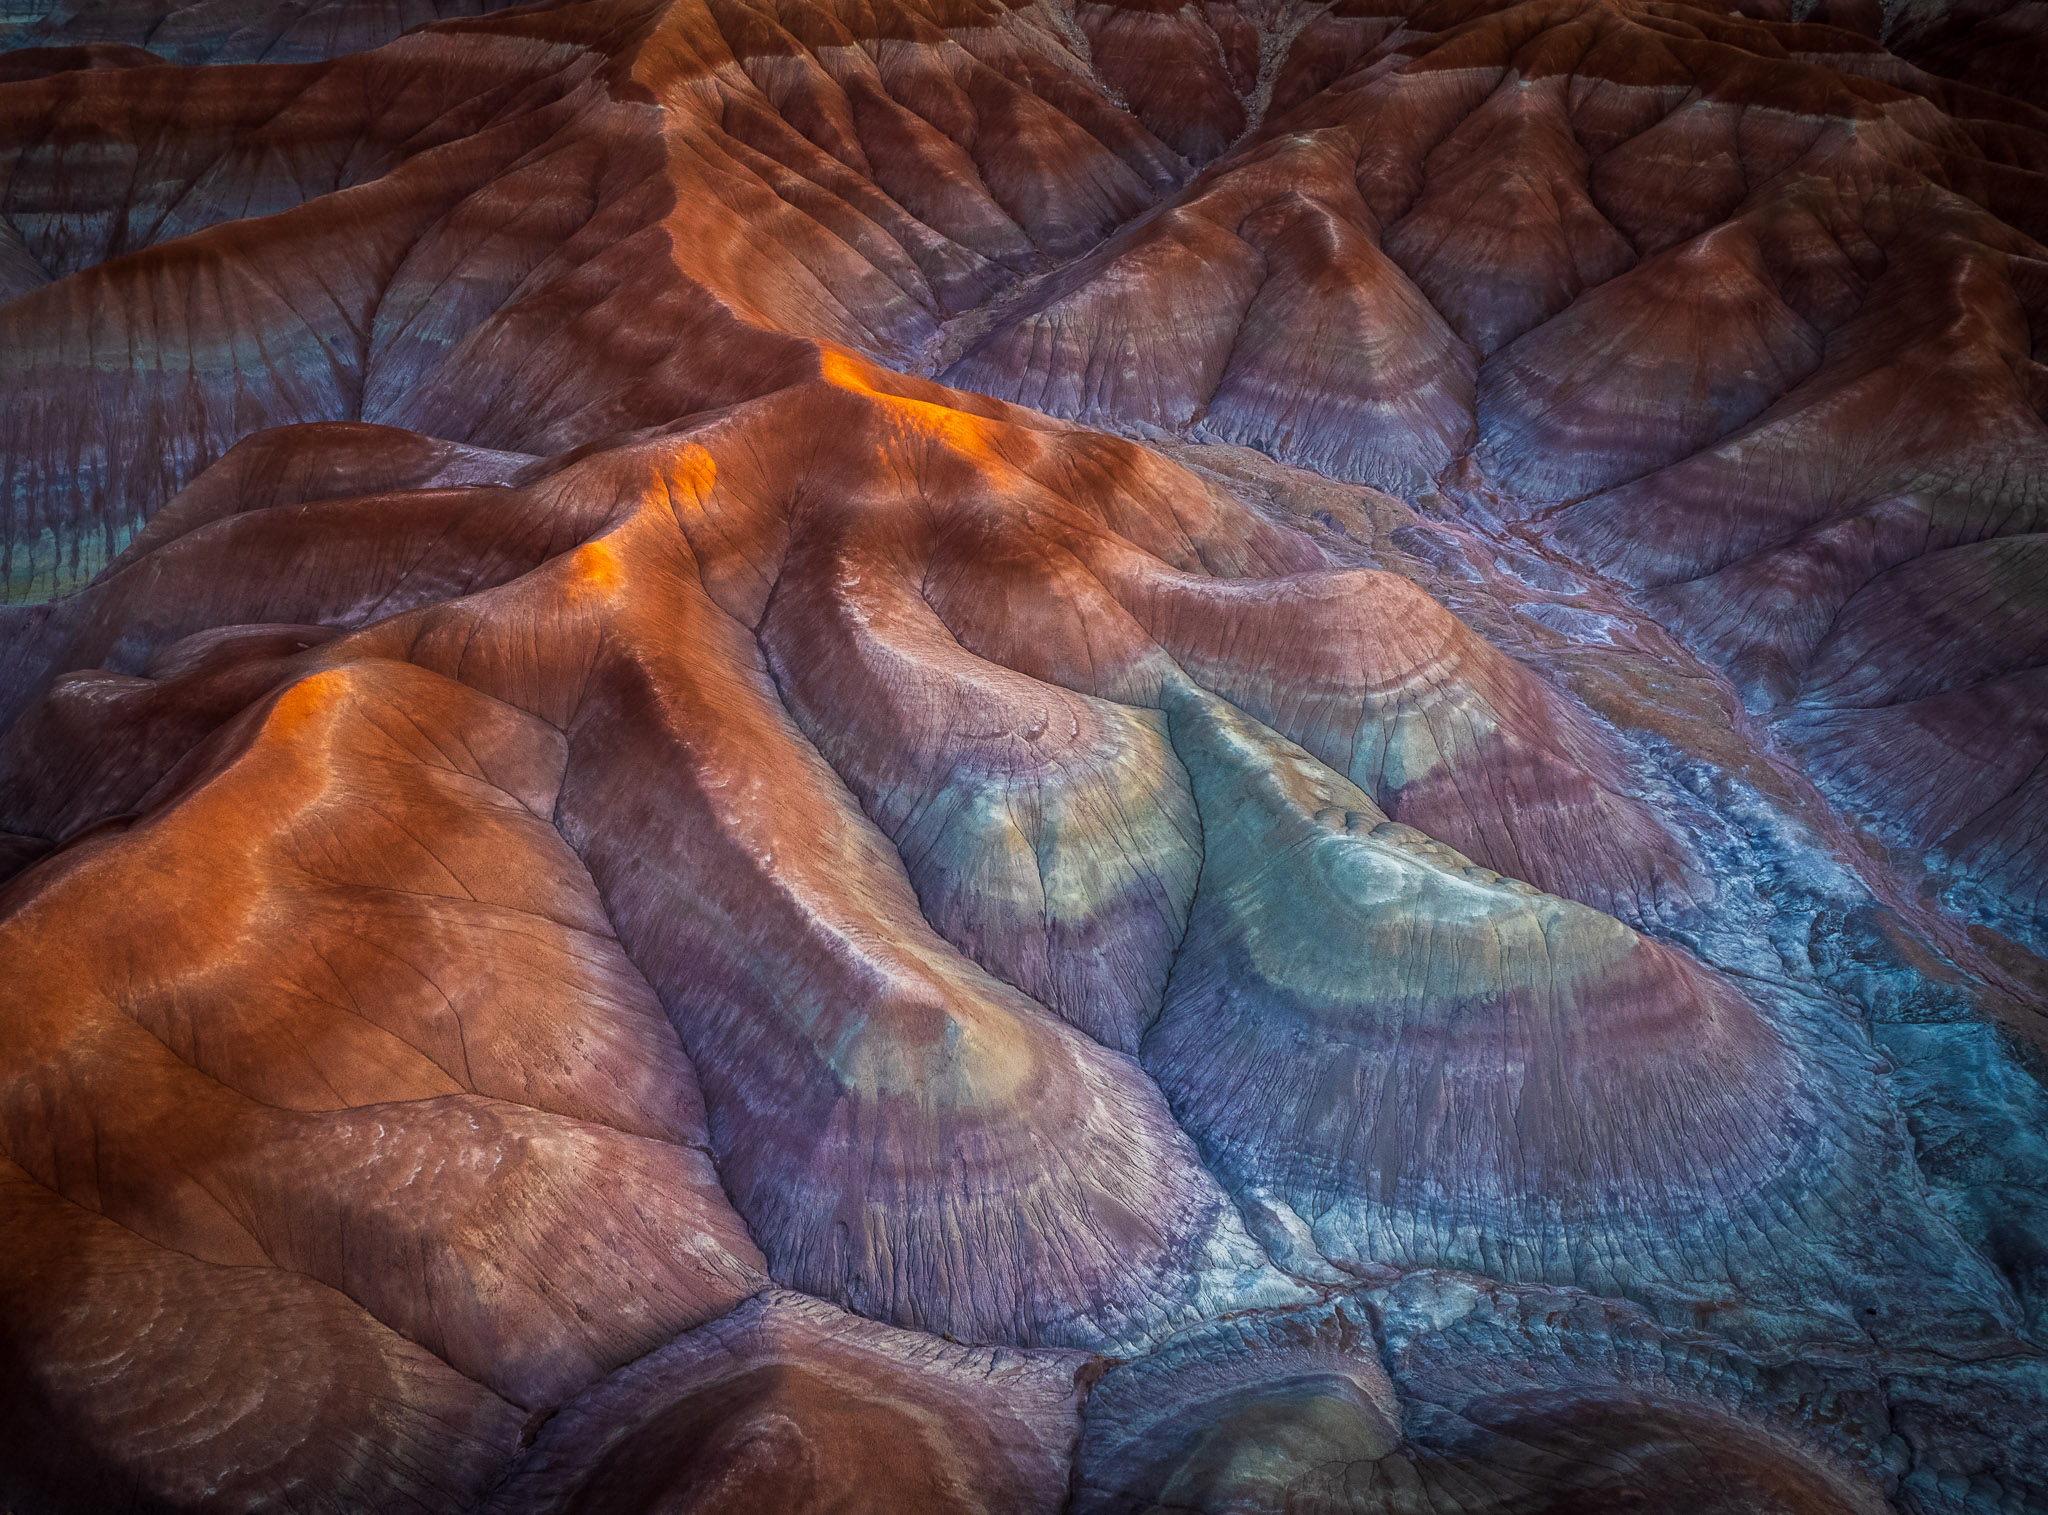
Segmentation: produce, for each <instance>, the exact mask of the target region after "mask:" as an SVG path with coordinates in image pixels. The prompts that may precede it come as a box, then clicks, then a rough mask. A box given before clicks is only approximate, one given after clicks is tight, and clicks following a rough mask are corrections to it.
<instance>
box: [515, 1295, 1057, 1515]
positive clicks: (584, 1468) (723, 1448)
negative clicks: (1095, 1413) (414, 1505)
mask: <svg viewBox="0 0 2048 1515" xmlns="http://www.w3.org/2000/svg"><path fill="white" fill-rule="evenodd" d="M1090 1366H1091V1364H1090V1360H1089V1359H1088V1358H1087V1357H1085V1356H1083V1355H1081V1354H1079V1353H1071V1352H1017V1351H1008V1350H1004V1349H1002V1348H989V1347H965V1346H956V1345H953V1344H951V1343H945V1342H939V1341H935V1340H933V1339H932V1338H930V1337H926V1336H919V1335H916V1334H914V1333H911V1332H906V1331H892V1330H890V1329H889V1328H887V1327H886V1326H877V1325H875V1324H873V1323H872V1322H869V1321H864V1320H861V1319H859V1318H858V1317H855V1316H849V1315H846V1314H845V1313H843V1312H841V1311H838V1310H835V1309H833V1308H832V1307H831V1306H829V1305H824V1304H820V1303H819V1302H818V1301H817V1300H815V1299H809V1298H806V1297H805V1296H803V1295H800V1294H791V1293H787V1292H783V1291H779V1290H778V1291H770V1292H768V1293H765V1294H761V1295H757V1296H756V1297H755V1298H754V1299H752V1300H750V1301H749V1302H748V1303H747V1304H746V1305H744V1306H742V1307H741V1308H740V1309H738V1310H736V1311H734V1312H733V1313H732V1314H731V1315H729V1316H727V1317H726V1318H725V1319H723V1320H720V1321H717V1322H715V1323H713V1324H711V1325H708V1326H705V1327H703V1328H701V1329H699V1330H697V1331H694V1332H691V1333H689V1334H688V1335H685V1336H682V1337H679V1338H677V1339H676V1341H674V1342H673V1343H671V1344H670V1345H668V1346H666V1347H664V1348H662V1349H661V1350H660V1351H659V1352H656V1353H652V1354H650V1355H649V1356H647V1357H645V1358H643V1359H641V1360H640V1361H639V1362H636V1363H634V1364H632V1365H631V1366H629V1367H627V1368H624V1369H622V1370H620V1372H618V1373H617V1374H614V1375H613V1376H612V1377H611V1378H609V1379H607V1380H605V1381H604V1382H602V1383H600V1384H597V1385H596V1386H594V1387H593V1388H591V1389H590V1390H589V1391H587V1392H586V1393H585V1394H583V1395H582V1396H580V1397H579V1398H578V1399H577V1400H575V1401H574V1402H573V1403H571V1404H570V1405H569V1406H567V1407H566V1408H565V1409H564V1410H563V1411H562V1412H561V1413H560V1414H559V1415H557V1416H556V1417H555V1418H554V1419H553V1420H551V1421H550V1422H549V1423H548V1426H547V1428H546V1429H545V1430H544V1431H543V1432H542V1433H541V1436H540V1438H539V1439H538V1440H537V1441H536V1442H535V1444H534V1447H533V1450H532V1452H531V1453H529V1454H528V1455H527V1456H525V1457H523V1458H522V1459H521V1460H520V1463H519V1465H518V1467H517V1469H516V1470H515V1471H514V1472H513V1474H512V1475H511V1477H510V1478H509V1479H507V1480H506V1482H505V1483H504V1484H503V1485H502V1486H501V1487H500V1488H499V1489H498V1490H497V1492H496V1493H495V1494H494V1495H493V1496H492V1498H491V1499H490V1501H489V1502H488V1503H487V1504H486V1505H485V1509H486V1510H487V1511H492V1512H501V1511H502V1512H519V1515H541V1512H557V1511H559V1512H564V1515H566V1512H570V1511H575V1512H579V1515H580V1512H591V1511H626V1510H639V1509H646V1508H651V1507H657V1506H661V1505H667V1506H668V1507H670V1508H682V1509H689V1510H698V1511H711V1510H720V1511H727V1512H731V1515H741V1512H745V1511H753V1510H759V1511H768V1510H804V1509H829V1508H834V1507H837V1508H842V1509H845V1508H856V1507H857V1508H860V1509H863V1510H877V1511H879V1510H885V1509H893V1510H952V1509H960V1510H966V1509H974V1510H985V1511H988V1512H989V1515H1021V1512H1035V1511H1041V1510H1051V1509H1056V1508H1057V1507H1058V1506H1059V1503H1060V1501H1061V1500H1062V1499H1063V1498H1064V1497H1065V1494H1066V1486H1067V1467H1066V1464H1067V1449H1068V1446H1069V1445H1070V1444H1071V1442H1072V1440H1073V1438H1074V1436H1075V1433H1076V1430H1077V1423H1078V1421H1079V1418H1080V1400H1081V1398H1082V1395H1083V1394H1084V1393H1085V1382H1086V1380H1085V1378H1084V1377H1083V1375H1084V1374H1085V1373H1086V1371H1087V1370H1088V1368H1089V1367H1090ZM849 1497H851V1498H852V1499H853V1500H855V1501H857V1503H856V1504H848V1503H847V1502H846V1501H847V1500H848V1498H849Z"/></svg>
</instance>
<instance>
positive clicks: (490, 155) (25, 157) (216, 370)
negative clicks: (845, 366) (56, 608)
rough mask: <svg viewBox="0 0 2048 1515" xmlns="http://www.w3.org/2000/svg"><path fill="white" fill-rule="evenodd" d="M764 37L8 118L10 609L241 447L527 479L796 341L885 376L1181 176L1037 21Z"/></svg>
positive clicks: (75, 76) (516, 33)
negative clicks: (456, 450) (343, 439)
mask: <svg viewBox="0 0 2048 1515" xmlns="http://www.w3.org/2000/svg"><path fill="white" fill-rule="evenodd" d="M786 19H787V21H788V23H789V26H788V27H785V26H784V25H783V24H782V20H781V19H779V13H778V12H776V11H775V10H774V9H773V8H772V7H765V6H764V7H763V8H760V9H749V8H747V7H744V6H732V5H726V4H720V5H716V6H704V5H691V6H682V7H667V8H659V7H654V6H650V5H647V4H644V3H640V4H634V3H630V0H610V3H593V4H585V5H579V6H571V7H563V8H558V9H554V10H547V11H542V12H537V13H531V14H529V13H526V12H520V13H517V14H514V15H508V16H505V17H502V18H493V19H486V20H483V21H479V22H474V23H469V24H467V25H464V26H462V27H460V28H439V29H429V30H427V31H424V32H419V33H415V34H412V35H408V36H406V37H404V38H401V39H399V40H398V41H396V42H393V43H391V44H390V45H389V46H387V47H384V48H380V49H378V50H376V51H374V52H369V53H360V54H354V55H351V56H349V57H345V58H341V59H337V60H335V61H332V62H328V63H320V64H305V65H292V66H284V65H264V66H262V67H259V68H256V69H250V70H237V71H235V72H234V73H232V74H229V73H227V72H224V71H223V72H217V73H216V72H204V73H202V74H200V76H199V78H200V79H201V81H202V82H201V84H200V85H199V86H198V89H197V92H196V93H195V92H193V91H190V90H185V89H183V88H181V89H179V90H177V91H175V92H167V91H166V90H165V89H164V87H163V85H162V83H160V82H152V81H153V80H158V81H160V80H161V79H162V77H163V76H162V75H161V74H159V73H155V72H154V71H151V70H146V69H125V70H101V71H94V72H86V73H78V72H71V73H64V74H59V75H55V76H52V77H50V78H48V79H44V80H41V81H38V82H36V83H33V84H26V85H22V86H20V87H19V88H10V89H9V92H8V99H7V100H6V101H0V111H5V112H7V119H8V126H7V134H6V135H7V141H8V142H9V144H10V146H11V148H12V157H11V162H10V163H9V165H8V167H7V168H6V170H5V174H6V177H5V184H6V189H5V191H4V192H5V194H6V195H7V196H8V199H9V204H10V220H9V223H8V224H9V227H10V231H9V233H8V238H7V241H6V243H5V244H4V245H0V273H5V275H6V276H7V277H8V278H9V279H10V280H11V281H12V283H11V287H14V288H18V289H19V290H20V291H21V292H22V297H21V298H17V299H15V300H13V301H11V302H10V303H9V304H8V305H7V306H6V309H5V311H4V313H0V323H4V325H5V328H6V332H7V335H6V337H5V339H4V340H5V344H6V350H7V353H8V357H7V359H6V364H7V379H6V382H7V384H8V386H9V391H10V400H11V403H10V404H9V406H8V411H7V415H8V421H7V424H8V426H9V427H10V428H12V429H11V430H10V431H8V433H7V441H6V468H7V474H6V477H7V479H8V480H9V481H10V482H9V483H8V484H7V498H8V504H7V506H6V509H7V511H8V512H9V514H8V521H9V529H8V533H7V545H6V549H5V552H6V557H5V562H6V569H5V572H6V577H7V582H8V586H9V587H8V590H7V596H8V598H9V599H10V600H16V601H18V600H22V599H31V600H33V599H43V598H47V597H49V596H50V595H52V594H54V593H56V592H58V591H60V590H62V589H65V588H69V587H71V586H73V585H76V584H78V583H80V582H83V581H84V580H85V579H88V578H90V577H91V576H92V575H93V574H94V573H95V572H97V571H98V570H99V569H100V568H101V567H102V566H103V565H104V564H105V563H107V562H108V561H110V560H111V559H113V558H114V557H116V556H117V555H118V554H119V552H120V551H121V549H122V548H123V547H124V546H125V545H126V544H127V542H128V541H129V540H130V539H131V538H132V536H133V534H134V532H135V531H136V530H137V529H139V527H140V525H141V522H142V520H143V519H144V518H145V517H146V516H147V515H148V514H150V513H151V512H152V511H153V510H154V509H155V508H156V507H157V506H158V505H159V504H161V503H162V501H163V500H164V499H165V498H167V497H168V495H169V494H171V493H173V492H175V490H176V489H177V488H178V487H180V486H182V484H183V483H185V482H187V481H188V480H189V479H190V478H191V477H192V476H193V475H194V474H195V473H197V472H198V471H199V469H200V468H202V467H204V466H205V464H207V463H208V462H210V461H212V460H213V459H214V458H215V457H217V456H219V455H220V454H221V453H223V452H225V451H226V449H227V447H228V446H229V445H230V444H231V443H232V442H234V441H235V440H237V439H238V438H239V437H240V436H242V435H245V434H246V433H248V432H249V431H251V430H254V429H257V428H259V427H262V426H268V425H277V424H282V423H289V422H293V421H331V420H344V419H346V420H360V421H365V422H373V423H394V424H401V425H405V426H407V427H410V428H413V429H417V430H423V431H425V432H427V433H429V434H431V435H436V436H442V437H449V438H455V439H460V440H462V441H465V442H467V443H469V444H471V445H476V446H482V447H486V448H490V449H496V450H514V451H526V452H546V453H556V452H560V451H562V450H563V449H565V448H568V447H571V446H575V445H579V444H582V443H585V442H589V441H594V440H597V439H600V438H603V437H608V436H612V435H615V434H617V433H618V432H620V431H621V430H625V429H630V428H633V427H640V426H647V425H651V424H665V423H667V422H668V421H670V420H672V419H674V418H675V417H676V416H678V415H682V414H687V413H690V412H692V411H696V410H702V409H706V408H712V407H716V406H719V405H724V404H730V403H733V402H734V401H737V400H739V399H743V398H747V397H749V396H751V395H754V394H758V393H761V392H763V391H764V390H767V389H772V388H775V387H778V386H779V385H780V384H782V383H785V382H787V380H788V376H789V373H790V368H791V365H792V364H801V363H802V362H804V361H805V359H806V356H807V353H808V343H809V342H810V341H811V340H812V339H815V338H826V339H830V340H834V341H838V342H842V343H846V344H848V345H851V346H853V347H854V348H856V349H857V350H860V351H862V352H865V353H868V354H870V355H872V356H877V357H882V358H885V359H888V360H891V361H895V362H899V363H901V362H909V361H910V360H911V359H912V357H913V355H914V354H915V353H916V352H917V351H918V349H919V347H920V345H921V344H924V343H926V342H928V341H930V340H932V339H933V338H934V337H935V336H936V332H937V327H938V323H939V322H941V321H942V320H944V319H946V318H947V317H948V316H951V315H955V314H958V313H959V312H961V311H962V310H964V309H965V308H967V307H968V306H969V305H971V304H973V303H975V302H977V301H980V300H983V299H986V298H987V297H988V296H989V295H991V294H992V293H994V292H995V291H996V290H997V289H998V288H1000V287H1001V286H1002V285H1004V284H1005V283H1006V282H1009V281H1012V280H1014V279H1016V278H1017V277H1019V276H1021V275H1023V274H1026V273H1029V272H1032V271H1034V270H1036V269H1039V268H1041V267H1043V266H1045V264H1046V263H1047V262H1048V261H1049V260H1052V259H1055V258H1058V257H1061V256H1064V255H1067V254H1070V253H1072V252H1074V251H1077V250H1079V249H1080V248H1081V247H1083V246H1085V245H1087V244H1089V243H1090V242H1092V241H1094V240H1096V239H1098V238H1099V237H1100V236H1101V235H1102V234H1103V233H1105V232H1106V231H1107V230H1108V229H1109V228H1110V227H1112V226H1113V225H1115V224H1117V223H1118V222H1120V221H1122V220H1125V219H1127V218H1129V217H1130V216H1132V215H1133V214H1135V213H1136V212H1138V211H1139V210H1141V209H1142V208H1144V206H1145V205H1147V204H1148V203H1150V202H1151V200H1152V199H1154V198H1155V197H1156V196H1157V195H1158V194H1160V193H1162V192H1164V191H1165V190H1166V189H1167V188H1169V187H1171V185H1172V184H1173V183H1174V182H1175V180H1176V178H1177V176H1178V175H1179V174H1180V173H1181V171H1182V170H1181V167H1180V165H1179V163H1178V160H1177V159H1176V158H1175V157H1174V155H1173V154H1172V153H1171V152H1170V151H1169V150H1167V149H1166V148H1164V147H1163V146H1161V145H1160V144H1159V143H1158V141H1157V140H1156V139H1155V138H1153V137H1152V136H1151V134H1150V133H1149V132H1147V131H1146V130H1145V129H1144V128H1143V127H1142V126H1140V125H1139V124H1138V123H1137V122H1136V121H1134V120H1132V119H1131V117H1130V116H1129V115H1128V114H1126V113H1125V112H1123V111H1122V110H1121V109H1119V108H1118V107H1116V106H1115V105H1114V104H1112V103H1111V101H1110V100H1109V99H1108V97H1107V96H1106V95H1105V94H1104V93H1103V91H1102V88H1101V86H1100V85H1099V84H1098V83H1097V82H1096V81H1095V80H1094V77H1093V76H1092V75H1091V74H1089V73H1088V72H1087V71H1086V69H1085V68H1084V66H1083V65H1082V64H1081V62H1080V61H1079V60H1078V59H1077V58H1075V57H1074V55H1073V54H1072V53H1071V52H1070V51H1069V50H1068V47H1067V44H1066V42H1065V40H1064V39H1063V37H1062V36H1061V34H1060V33H1059V32H1058V31H1057V30H1056V29H1054V28H1052V27H1051V26H1050V25H1049V24H1048V23H1046V22H1044V21H1043V19H1042V18H1040V19H1038V20H1033V19H1031V18H1030V16H1028V15H1026V14H1025V13H1019V12H1013V11H1009V10H1007V9H1004V8H1001V7H990V8H989V9H987V10H986V11H983V10H977V9H973V8H968V9H964V10H959V9H955V10H946V9H944V8H941V10H939V11H937V12H934V13H933V14H932V15H929V16H928V15H925V14H923V13H921V12H917V11H914V10H892V11H887V12H874V11H871V10H869V9H868V8H865V7H849V8H848V11H847V14H846V16H845V17H844V18H843V19H842V18H838V17H835V16H833V15H830V14H828V13H826V12H823V11H819V10H816V9H813V8H809V7H804V8H800V9H796V10H792V11H791V12H790V13H789V15H788V16H787V18H786ZM942 23H943V24H942ZM790 28H794V30H791V29H790ZM948 28H950V30H948ZM955 33H957V34H958V35H957V38H956V36H955V35H954V34H955ZM813 49H816V50H818V51H815V52H814V51H813ZM109 139H111V141H112V143H113V147H112V148H111V149H109V147H108V146H107V145H106V144H107V143H108V142H109ZM136 183H140V184H144V185H147V186H148V188H147V189H145V190H143V191H142V192H141V193H139V194H134V193H131V192H130V190H129V185H131V184H136ZM60 202H61V203H60ZM17 244H18V245H17ZM791 334H793V335H791ZM799 339H801V340H799ZM117 354H118V356H116V355H117ZM710 354H718V355H720V356H719V357H718V360H717V361H705V359H706V357H707V355H710Z"/></svg>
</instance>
